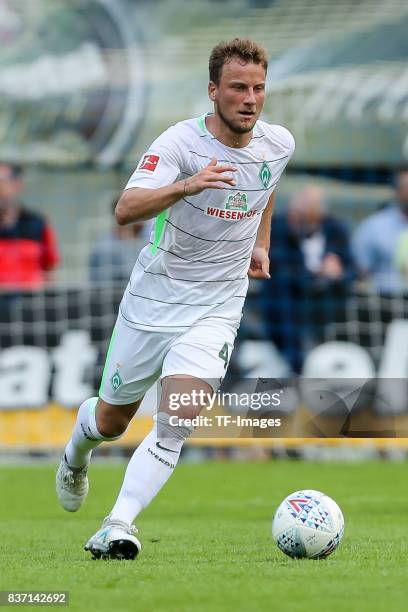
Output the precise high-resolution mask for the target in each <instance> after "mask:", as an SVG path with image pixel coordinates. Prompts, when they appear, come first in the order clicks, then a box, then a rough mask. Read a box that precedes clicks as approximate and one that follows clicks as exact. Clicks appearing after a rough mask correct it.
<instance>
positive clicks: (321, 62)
mask: <svg viewBox="0 0 408 612" xmlns="http://www.w3.org/2000/svg"><path fill="white" fill-rule="evenodd" d="M407 29H408V6H407V5H406V3H405V2H402V1H401V0H387V1H385V0H359V1H356V0H224V1H223V2H216V1H215V0H201V1H195V0H191V1H189V2H187V1H183V0H149V1H147V0H146V1H142V0H58V1H57V2H55V1H53V0H30V2H27V1H26V0H0V44H1V49H2V52H1V54H0V133H1V138H0V376H1V380H2V384H1V389H0V446H1V447H2V448H6V449H7V448H20V447H21V448H26V447H30V446H33V447H41V448H42V447H45V446H47V444H48V445H49V446H53V445H54V446H58V444H60V441H61V440H63V439H64V437H66V432H67V430H69V427H70V423H71V421H72V418H71V417H72V409H73V408H74V407H75V406H77V405H78V403H79V402H80V401H82V400H83V399H84V398H85V397H87V396H90V395H93V394H94V393H95V390H96V389H97V388H98V384H99V379H100V376H101V372H102V368H103V362H104V356H105V351H106V348H107V344H108V342H109V338H110V334H111V331H112V327H113V324H114V321H115V318H116V312H117V306H118V303H119V301H120V298H121V295H122V291H123V289H124V287H125V286H126V283H127V279H128V277H129V274H130V272H131V270H132V267H133V263H134V261H135V259H136V257H137V255H138V252H139V251H140V250H141V248H143V246H144V245H145V244H146V243H147V241H148V239H149V234H150V231H151V223H139V224H135V225H134V226H131V227H122V228H119V227H117V226H116V225H115V222H114V218H113V214H112V213H113V207H114V204H115V203H116V201H117V199H118V196H119V194H120V192H121V190H122V189H123V186H124V185H125V183H126V181H127V179H128V177H129V175H130V174H131V173H132V171H133V169H134V167H135V166H136V164H137V163H138V160H139V159H140V157H141V155H142V154H143V153H144V151H145V150H146V148H147V147H148V146H149V144H150V143H151V142H152V141H153V140H154V138H155V137H156V136H157V135H158V134H159V133H161V132H162V131H163V130H164V129H166V128H167V127H168V126H169V125H171V124H174V123H175V122H177V121H179V120H183V119H185V118H188V117H192V116H198V115H201V114H203V113H204V112H206V111H209V110H211V105H210V102H209V101H208V99H207V93H206V90H207V82H208V71H207V65H208V56H209V52H210V50H211V48H212V47H213V46H214V45H215V44H216V43H217V42H219V41H220V40H226V39H229V38H233V37H235V36H242V37H248V38H253V39H255V40H256V41H257V42H259V43H261V44H263V45H264V46H265V47H266V49H267V51H268V53H269V55H270V67H269V72H268V78H267V99H266V104H265V110H264V113H263V118H264V119H265V120H267V121H269V122H271V123H278V124H283V125H285V126H286V127H288V128H289V129H290V130H291V131H292V133H293V134H294V136H295V140H296V145H297V146H296V152H295V155H294V158H293V160H292V161H291V163H290V166H289V167H288V169H287V171H286V173H285V176H284V177H283V178H282V180H281V181H280V183H279V186H278V191H277V204H276V209H275V213H274V219H273V226H272V234H271V251H270V260H271V280H270V281H267V282H251V285H250V291H249V297H248V300H247V304H246V307H245V311H244V316H243V320H242V325H241V329H240V333H239V337H238V340H237V346H236V350H235V352H234V359H233V362H232V364H231V374H230V376H231V380H232V378H233V377H235V378H240V377H247V378H254V379H255V378H258V377H262V378H271V379H284V378H286V377H293V376H298V375H300V374H303V375H304V376H307V377H309V378H311V379H322V380H329V379H332V378H341V379H361V380H363V381H366V380H368V379H373V378H375V377H377V378H379V379H398V380H399V381H400V386H398V390H399V395H397V396H395V393H394V396H392V393H391V394H390V393H388V395H387V393H385V396H384V397H385V399H384V401H382V402H378V401H377V403H376V404H375V405H376V406H377V408H375V407H374V412H375V411H376V414H377V416H381V417H382V418H385V417H389V416H392V418H393V421H392V424H391V426H390V425H389V423H388V425H387V426H386V427H385V430H387V431H391V435H394V436H395V435H400V436H401V435H402V433H401V432H407V431H408V428H407V426H406V422H405V421H401V420H400V421H398V424H397V425H396V424H395V423H396V421H395V419H396V418H397V419H398V418H399V417H404V416H406V413H407V410H408V406H407V404H406V403H405V396H406V389H405V387H404V385H403V384H402V383H401V381H403V380H404V379H406V378H407V372H408V350H407V347H408V323H407V322H406V319H407V314H408V69H407V57H408V39H407V36H406V32H407ZM231 384H232V383H231ZM346 386H347V385H346ZM358 386H359V385H358V384H357V383H356V384H355V385H354V387H353V389H354V388H357V387H358ZM360 387H361V385H360ZM350 388H351V387H350V385H348V387H347V392H349V391H350ZM388 389H389V388H388ZM393 389H394V391H395V385H394V386H393ZM391 396H392V397H394V399H390V398H391ZM346 403H347V402H346ZM365 407H367V406H363V408H365ZM369 407H370V408H372V406H371V405H370V406H369ZM329 408H330V406H329ZM348 408H350V406H348ZM335 412H336V410H334V413H335ZM28 413H29V414H30V418H29V419H28V420H27V418H25V417H27V414H28ZM68 413H69V417H67V420H65V419H66V414H68ZM45 420H47V423H48V425H47V427H48V429H47V428H44V422H45ZM50 423H51V425H50ZM401 423H402V425H401ZM404 423H405V424H404ZM50 427H51V429H50ZM381 428H382V429H381ZM380 429H381V431H383V430H384V426H383V425H382V426H381V427H380ZM404 437H408V433H407V434H406V435H405V436H404Z"/></svg>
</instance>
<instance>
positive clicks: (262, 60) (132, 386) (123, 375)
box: [56, 38, 294, 559]
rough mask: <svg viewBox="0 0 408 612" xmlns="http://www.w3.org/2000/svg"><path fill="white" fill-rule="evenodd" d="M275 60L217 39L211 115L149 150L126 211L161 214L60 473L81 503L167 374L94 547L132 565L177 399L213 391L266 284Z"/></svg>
mask: <svg viewBox="0 0 408 612" xmlns="http://www.w3.org/2000/svg"><path fill="white" fill-rule="evenodd" d="M266 70H267V57H266V53H265V51H264V49H263V48H262V47H260V46H259V45H257V44H256V43H255V42H252V41H250V40H245V39H238V38H236V39H234V40H232V41H230V42H222V43H220V44H218V45H217V46H216V47H215V48H214V49H213V50H212V52H211V56H210V60H209V72H210V82H209V85H208V94H209V98H210V100H211V101H212V102H213V103H214V112H213V113H211V114H207V115H205V116H202V117H199V118H195V119H188V120H186V121H182V122H180V123H177V124H176V125H174V126H172V127H170V128H169V129H168V130H166V131H165V132H164V133H163V134H161V136H159V137H158V138H157V140H155V141H154V143H153V144H152V145H151V147H150V149H149V150H148V151H147V152H146V153H145V154H144V155H143V156H142V159H141V160H140V162H139V164H138V166H137V168H136V170H135V172H134V173H133V175H132V176H131V178H130V180H129V182H128V184H127V186H126V188H125V191H124V192H123V194H122V196H121V198H120V200H119V202H118V204H117V207H116V219H117V222H118V223H119V225H125V224H127V223H134V222H135V221H139V220H144V219H151V218H153V217H156V222H155V228H154V230H153V232H152V236H151V240H150V244H149V245H147V246H146V247H145V248H144V249H143V250H142V252H141V253H140V255H139V258H138V259H137V261H136V264H135V267H134V269H133V272H132V275H131V278H130V281H129V284H128V286H127V288H126V290H125V293H124V296H123V299H122V302H121V304H120V308H119V314H118V318H117V322H116V324H115V327H114V330H113V334H112V339H111V343H110V346H109V349H108V353H107V357H106V364H105V369H104V373H103V377H102V382H101V387H100V391H99V398H91V399H88V400H86V401H85V402H84V403H83V404H82V405H81V406H80V408H79V411H78V416H77V421H76V425H75V427H74V430H73V433H72V437H71V439H70V440H69V442H68V445H67V446H66V449H65V453H64V456H63V459H62V461H61V464H60V466H59V468H58V472H57V479H56V483H57V485H56V486H57V494H58V497H59V500H60V502H61V504H62V506H63V507H64V508H65V509H66V510H69V511H71V512H74V511H76V510H78V509H79V507H80V506H81V505H82V503H83V501H84V500H85V497H86V495H87V492H88V479H87V469H88V465H89V461H90V458H91V453H92V450H93V449H94V448H95V447H97V446H99V444H101V442H104V441H110V440H117V439H118V438H119V437H120V436H121V435H122V434H123V433H124V431H125V430H126V428H127V426H128V424H129V422H130V420H131V419H132V417H133V416H134V414H135V412H136V411H137V409H138V407H139V405H140V403H141V400H142V398H143V396H144V394H145V393H146V391H147V390H148V389H149V387H151V386H152V385H153V383H154V382H155V381H156V380H157V379H160V382H161V399H160V403H159V408H158V412H157V415H156V416H155V421H154V425H153V428H152V430H151V431H150V433H149V434H148V435H147V436H146V438H145V439H144V440H143V441H142V443H141V444H140V445H139V446H138V448H137V449H136V451H135V452H134V454H133V456H132V458H131V459H130V461H129V465H128V467H127V470H126V474H125V477H124V481H123V484H122V488H121V490H120V493H119V496H118V498H117V500H116V503H115V505H114V506H113V508H112V510H111V512H110V513H109V515H108V516H107V517H106V518H105V520H104V522H103V524H102V527H101V528H100V529H99V531H97V532H96V533H95V535H93V536H92V537H91V538H90V539H89V541H88V542H87V544H86V546H85V549H86V550H89V551H90V552H91V553H92V554H93V556H94V557H97V558H99V557H102V558H118V559H123V558H125V559H133V558H135V556H136V555H137V553H138V552H139V551H140V549H141V545H140V542H139V540H138V539H137V537H136V531H137V530H136V528H135V527H134V526H133V521H134V519H135V518H136V517H137V515H138V514H139V513H140V512H141V511H142V510H143V508H145V507H146V506H147V505H148V504H149V503H150V502H151V500H152V499H153V498H154V497H155V496H156V495H157V493H158V492H159V491H160V489H161V488H162V487H163V486H164V484H165V483H166V482H167V480H168V479H169V477H170V476H171V474H172V473H173V471H174V468H175V467H176V464H177V461H178V458H179V456H180V452H181V449H182V446H183V443H184V442H185V440H186V438H187V437H188V436H189V435H190V434H191V433H192V428H191V427H189V426H188V424H184V421H183V420H182V419H183V418H186V417H188V418H193V417H195V416H197V415H198V414H199V413H200V410H201V409H202V407H203V406H202V405H199V406H197V405H196V403H194V402H193V401H191V402H190V404H189V405H187V406H185V405H184V406H182V407H181V408H179V410H178V411H177V419H178V420H177V423H176V424H174V419H172V418H171V417H170V415H172V414H173V415H174V413H173V412H172V411H171V410H170V406H169V399H170V398H174V397H178V396H179V394H182V393H186V392H189V396H190V397H191V398H192V397H193V396H194V394H195V397H198V395H199V394H200V393H203V392H205V393H210V394H211V393H213V392H214V391H215V390H217V388H218V387H219V385H220V384H221V382H222V379H223V377H224V375H225V371H226V368H227V366H228V362H229V359H230V355H231V351H232V348H233V345H234V340H235V337H236V334H237V330H238V327H239V323H240V319H241V312H242V307H243V304H244V300H245V295H246V292H247V287H248V276H249V277H251V278H258V279H264V278H268V277H269V272H268V270H269V259H268V250H269V234H270V224H271V215H272V209H273V203H274V189H275V186H276V183H277V182H278V180H279V178H280V176H281V174H282V172H283V170H284V168H285V166H286V164H287V163H288V161H289V159H290V157H291V155H292V153H293V150H294V140H293V137H292V135H291V134H290V133H289V132H288V130H286V129H285V128H283V127H281V126H279V125H269V124H268V123H266V122H264V121H260V120H258V118H259V115H260V113H261V111H262V107H263V104H264V98H265V78H266Z"/></svg>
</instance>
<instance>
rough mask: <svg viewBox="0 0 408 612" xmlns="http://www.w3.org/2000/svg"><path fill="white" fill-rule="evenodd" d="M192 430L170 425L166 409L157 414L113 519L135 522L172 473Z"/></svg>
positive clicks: (133, 459) (135, 458) (132, 464)
mask: <svg viewBox="0 0 408 612" xmlns="http://www.w3.org/2000/svg"><path fill="white" fill-rule="evenodd" d="M192 432H193V428H189V427H176V426H171V425H170V424H169V416H168V415H167V414H166V413H165V412H159V413H158V414H157V419H156V422H155V423H154V425H153V429H152V430H151V431H150V433H148V434H147V436H146V437H145V439H144V440H143V441H142V442H141V444H140V445H139V446H138V447H137V449H136V450H135V452H134V453H133V455H132V457H131V459H130V461H129V464H128V466H127V469H126V474H125V478H124V480H123V484H122V488H121V490H120V493H119V496H118V499H117V501H116V503H115V505H114V506H113V509H112V512H111V514H110V518H111V519H113V520H114V519H117V520H120V521H124V522H125V523H128V524H129V525H131V524H132V523H133V521H134V519H135V518H136V516H137V515H138V514H139V513H140V512H141V511H142V510H143V508H146V506H147V505H148V504H149V503H150V502H151V501H152V499H153V498H154V497H156V495H157V493H158V492H159V491H160V489H162V487H163V486H164V485H165V484H166V482H167V481H168V479H169V478H170V476H171V475H172V473H173V471H174V468H175V467H176V465H177V462H178V460H179V457H180V452H181V448H182V446H183V444H184V442H185V440H186V438H187V437H188V436H189V435H190V434H191V433H192Z"/></svg>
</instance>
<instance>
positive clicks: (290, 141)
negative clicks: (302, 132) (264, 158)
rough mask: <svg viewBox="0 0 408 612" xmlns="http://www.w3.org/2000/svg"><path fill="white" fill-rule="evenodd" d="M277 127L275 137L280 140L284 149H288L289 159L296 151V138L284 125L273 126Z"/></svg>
mask: <svg viewBox="0 0 408 612" xmlns="http://www.w3.org/2000/svg"><path fill="white" fill-rule="evenodd" d="M273 127H274V129H275V139H276V140H277V142H279V144H280V146H281V147H282V149H283V150H285V151H287V153H288V157H289V159H290V158H291V157H292V155H293V153H294V152H295V139H294V137H293V135H292V134H291V132H289V130H288V129H287V128H285V127H283V125H275V126H273Z"/></svg>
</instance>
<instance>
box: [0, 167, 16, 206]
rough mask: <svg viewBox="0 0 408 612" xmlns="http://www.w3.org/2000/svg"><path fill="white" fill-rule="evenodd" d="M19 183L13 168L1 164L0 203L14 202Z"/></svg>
mask: <svg viewBox="0 0 408 612" xmlns="http://www.w3.org/2000/svg"><path fill="white" fill-rule="evenodd" d="M17 183H18V181H16V179H15V178H14V177H13V173H12V171H11V168H9V166H7V165H6V164H0V205H1V204H5V203H8V202H12V201H13V200H14V199H15V197H16V195H17Z"/></svg>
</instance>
